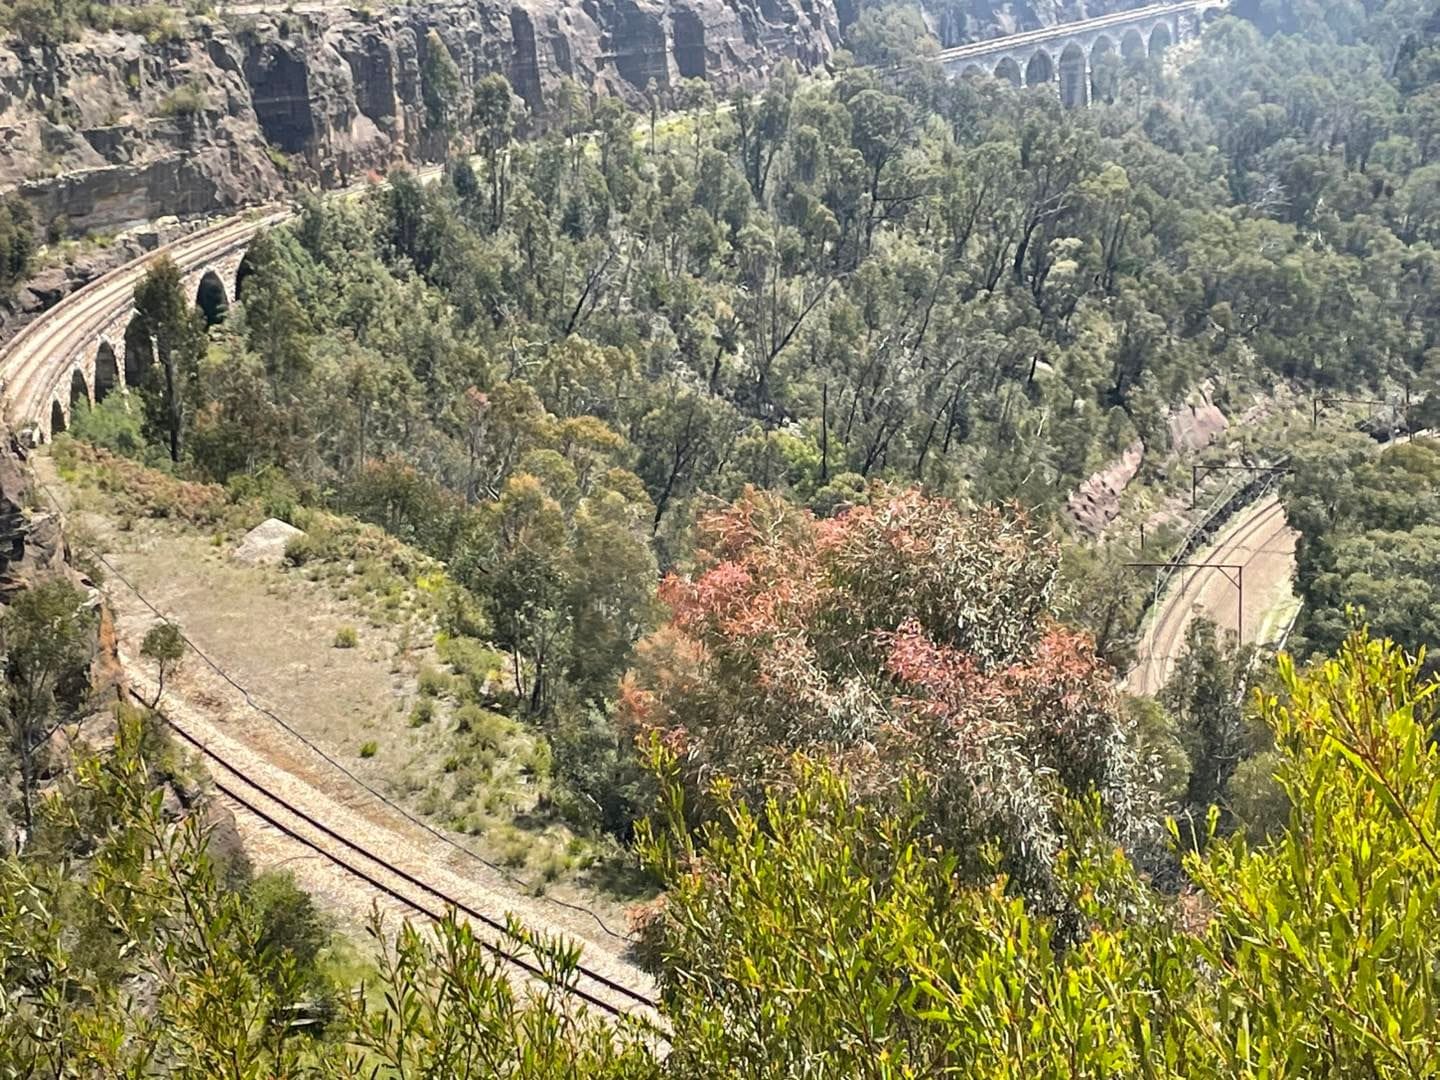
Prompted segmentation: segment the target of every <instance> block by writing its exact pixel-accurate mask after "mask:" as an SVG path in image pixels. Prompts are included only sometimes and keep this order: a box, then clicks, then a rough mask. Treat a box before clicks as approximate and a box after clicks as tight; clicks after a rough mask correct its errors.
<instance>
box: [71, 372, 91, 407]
mask: <svg viewBox="0 0 1440 1080" xmlns="http://www.w3.org/2000/svg"><path fill="white" fill-rule="evenodd" d="M82 401H83V402H85V404H87V405H88V404H89V403H90V385H89V384H88V383H87V382H86V381H85V373H84V372H83V371H81V370H80V369H79V368H76V369H75V370H74V371H72V372H70V411H71V412H74V411H75V406H76V405H79V404H80V403H81V402H82Z"/></svg>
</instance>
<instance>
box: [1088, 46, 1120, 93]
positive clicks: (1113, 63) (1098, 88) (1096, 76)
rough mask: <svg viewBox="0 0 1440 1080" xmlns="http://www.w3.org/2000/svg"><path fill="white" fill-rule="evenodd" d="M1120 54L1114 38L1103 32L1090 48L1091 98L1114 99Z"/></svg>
mask: <svg viewBox="0 0 1440 1080" xmlns="http://www.w3.org/2000/svg"><path fill="white" fill-rule="evenodd" d="M1119 65H1120V54H1119V52H1117V51H1116V49H1115V41H1114V39H1113V38H1110V37H1108V36H1106V35H1105V34H1101V35H1100V36H1099V37H1098V38H1096V39H1095V44H1094V45H1093V46H1091V48H1090V100H1091V101H1114V100H1115V79H1116V75H1117V73H1118V69H1119Z"/></svg>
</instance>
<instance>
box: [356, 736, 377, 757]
mask: <svg viewBox="0 0 1440 1080" xmlns="http://www.w3.org/2000/svg"><path fill="white" fill-rule="evenodd" d="M379 749H380V744H379V743H377V742H376V741H375V740H374V739H371V740H370V741H369V742H363V743H361V744H360V756H361V757H362V758H372V757H374V756H375V754H376V753H377V752H378V751H379Z"/></svg>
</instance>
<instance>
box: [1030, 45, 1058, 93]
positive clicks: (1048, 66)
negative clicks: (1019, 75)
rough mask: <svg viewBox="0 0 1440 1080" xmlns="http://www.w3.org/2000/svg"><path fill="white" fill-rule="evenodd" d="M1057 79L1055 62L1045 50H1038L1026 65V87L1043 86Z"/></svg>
mask: <svg viewBox="0 0 1440 1080" xmlns="http://www.w3.org/2000/svg"><path fill="white" fill-rule="evenodd" d="M1054 78H1055V61H1054V60H1052V59H1050V54H1049V53H1048V52H1046V51H1045V50H1044V49H1040V50H1038V51H1037V52H1036V53H1035V55H1034V56H1032V57H1030V62H1029V63H1028V64H1026V65H1025V85H1026V86H1041V85H1043V84H1045V83H1048V82H1051V81H1053V80H1054Z"/></svg>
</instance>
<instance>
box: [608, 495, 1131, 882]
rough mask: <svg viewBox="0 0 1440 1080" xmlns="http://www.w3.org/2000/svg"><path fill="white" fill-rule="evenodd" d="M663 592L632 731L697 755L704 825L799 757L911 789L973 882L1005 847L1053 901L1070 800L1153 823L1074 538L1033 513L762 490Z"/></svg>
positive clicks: (1021, 878) (863, 782) (866, 789)
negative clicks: (1078, 604) (1073, 604)
mask: <svg viewBox="0 0 1440 1080" xmlns="http://www.w3.org/2000/svg"><path fill="white" fill-rule="evenodd" d="M697 546H698V549H699V550H698V554H697V555H696V558H695V563H694V566H693V568H692V569H691V570H690V572H688V573H672V574H671V575H669V576H668V577H667V578H666V579H665V581H664V582H663V584H662V586H661V597H662V599H663V600H664V601H665V602H666V603H667V604H668V605H669V607H670V613H671V614H670V619H669V622H668V623H667V625H666V626H665V627H663V628H662V629H661V630H659V631H658V632H657V633H655V634H652V635H651V636H649V637H648V638H646V639H645V640H644V641H642V642H641V643H640V645H639V647H638V649H637V657H636V661H635V664H634V666H633V668H632V670H631V671H630V673H629V674H628V675H627V676H626V679H625V681H624V684H623V686H622V694H621V710H620V711H621V716H622V718H623V719H624V720H626V721H628V723H629V724H631V725H632V726H633V728H634V730H635V731H636V732H637V733H639V734H641V735H651V734H653V735H655V736H657V737H659V738H660V739H661V740H662V741H663V742H664V743H666V744H667V745H668V746H669V747H670V748H671V749H672V750H673V751H674V752H675V753H676V755H677V757H678V759H679V763H680V769H681V772H682V775H683V779H684V781H685V783H686V787H687V789H688V791H687V794H688V795H689V796H690V807H691V813H692V814H694V815H695V816H696V820H700V819H703V818H704V817H705V816H706V815H707V813H708V807H707V801H706V800H707V796H706V791H707V789H708V787H709V782H710V781H711V780H713V779H715V778H716V777H720V776H723V777H727V778H730V779H731V780H732V781H733V782H734V783H735V784H736V785H737V786H738V787H739V789H740V791H741V792H743V793H745V794H746V795H748V796H749V797H751V798H752V799H756V800H758V799H759V798H761V797H762V794H763V792H764V791H765V789H766V788H767V787H770V786H773V785H784V784H785V783H786V782H787V778H788V777H789V776H790V775H792V770H791V768H790V759H791V757H792V756H793V755H795V754H797V753H799V754H804V755H807V756H812V757H818V758H822V759H824V760H826V761H828V762H830V763H831V764H834V765H838V766H839V767H840V768H841V769H842V770H843V771H844V772H845V774H846V775H847V776H848V777H849V779H850V782H851V784H852V786H853V790H855V791H856V792H858V793H859V794H860V795H861V796H862V797H866V798H879V799H886V798H889V797H892V796H894V795H896V794H897V793H898V792H899V791H900V789H901V787H902V786H903V785H906V784H918V785H919V786H920V787H921V789H922V790H923V791H924V792H925V793H926V795H925V799H924V803H925V805H926V806H927V807H928V815H927V816H928V825H929V827H930V828H931V829H932V830H933V831H934V832H935V834H936V835H937V836H939V837H942V838H943V839H944V840H945V842H946V843H947V845H948V846H949V847H951V849H952V850H953V851H955V852H956V853H958V854H960V855H961V856H962V859H963V860H964V861H965V862H966V863H967V864H968V865H969V866H971V867H973V868H975V869H977V870H978V869H979V868H980V867H982V866H983V865H984V864H985V861H986V856H985V854H984V848H985V845H986V844H987V843H989V842H990V841H996V842H998V843H999V845H1000V851H1001V855H1002V858H1003V860H1004V862H1005V865H1006V868H1007V870H1008V871H1009V872H1010V873H1011V874H1012V875H1014V877H1015V879H1016V880H1017V882H1019V883H1020V884H1021V886H1022V887H1024V888H1025V889H1026V890H1027V891H1029V892H1031V893H1032V895H1036V896H1040V895H1044V894H1046V893H1048V892H1049V890H1050V882H1051V869H1052V867H1053V863H1054V859H1055V857H1056V855H1057V853H1058V852H1059V850H1060V847H1061V845H1062V844H1063V842H1064V835H1063V827H1062V825H1061V820H1062V816H1063V814H1062V811H1063V808H1064V804H1065V802H1066V801H1067V800H1068V799H1071V798H1074V797H1077V796H1082V795H1087V794H1089V793H1092V792H1098V794H1099V795H1100V797H1101V800H1102V803H1103V805H1104V806H1105V808H1106V810H1107V811H1108V814H1109V820H1110V823H1111V827H1112V829H1113V831H1114V835H1115V836H1116V838H1117V839H1121V840H1130V839H1132V838H1133V834H1134V831H1135V829H1136V828H1137V826H1136V822H1137V821H1138V820H1139V817H1140V815H1139V814H1138V813H1137V808H1136V807H1135V805H1134V803H1135V801H1136V798H1137V796H1136V785H1135V783H1134V780H1133V777H1132V771H1133V770H1132V760H1131V754H1130V748H1129V740H1128V738H1127V732H1126V728H1125V720H1124V714H1123V713H1122V711H1121V710H1120V708H1119V707H1118V703H1117V701H1116V697H1115V694H1114V692H1113V690H1112V688H1111V673H1110V671H1109V669H1108V668H1107V667H1106V666H1105V665H1104V664H1103V663H1102V662H1101V661H1100V660H1098V659H1097V658H1096V656H1095V653H1094V646H1093V642H1091V640H1090V639H1089V638H1088V637H1087V636H1085V635H1083V634H1080V633H1077V632H1075V631H1073V630H1070V629H1069V628H1067V627H1064V626H1062V625H1060V624H1059V623H1058V622H1056V621H1055V620H1054V618H1053V617H1052V616H1051V614H1050V597H1051V592H1052V590H1053V587H1054V583H1055V580H1056V573H1057V567H1058V553H1057V549H1056V545H1055V544H1054V542H1053V541H1052V540H1050V539H1049V538H1048V537H1047V536H1045V535H1044V534H1042V533H1041V532H1039V531H1038V530H1037V529H1036V528H1035V527H1034V526H1033V525H1032V524H1031V522H1030V521H1029V520H1028V519H1027V518H1026V516H1025V515H1024V514H1023V513H1021V512H1019V511H1018V510H1014V509H999V508H985V509H978V510H971V509H965V508H962V507H960V506H958V505H956V504H955V503H953V502H950V501H948V500H944V499H934V498H929V497H927V496H925V495H923V494H922V493H920V492H918V491H914V490H909V491H901V490H886V489H881V490H877V492H876V494H875V497H874V498H873V499H872V500H871V501H870V502H869V503H868V504H867V505H864V506H856V507H854V508H852V509H849V510H847V511H845V512H844V513H842V514H840V515H839V516H837V517H835V518H832V519H829V520H818V519H816V518H815V517H813V516H812V515H810V514H808V513H806V512H804V511H800V510H796V509H795V508H793V507H792V506H790V505H788V504H786V503H785V502H784V501H783V500H782V499H781V498H779V497H777V496H774V495H770V494H767V493H763V492H758V491H754V490H748V491H746V492H745V494H744V495H743V496H742V497H741V498H740V499H739V500H738V501H737V502H736V503H735V504H734V505H732V506H729V507H726V508H724V509H722V510H719V511H716V512H714V513H712V514H709V515H707V516H705V517H704V518H703V519H702V520H701V522H700V525H699V537H698V545H697Z"/></svg>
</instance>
